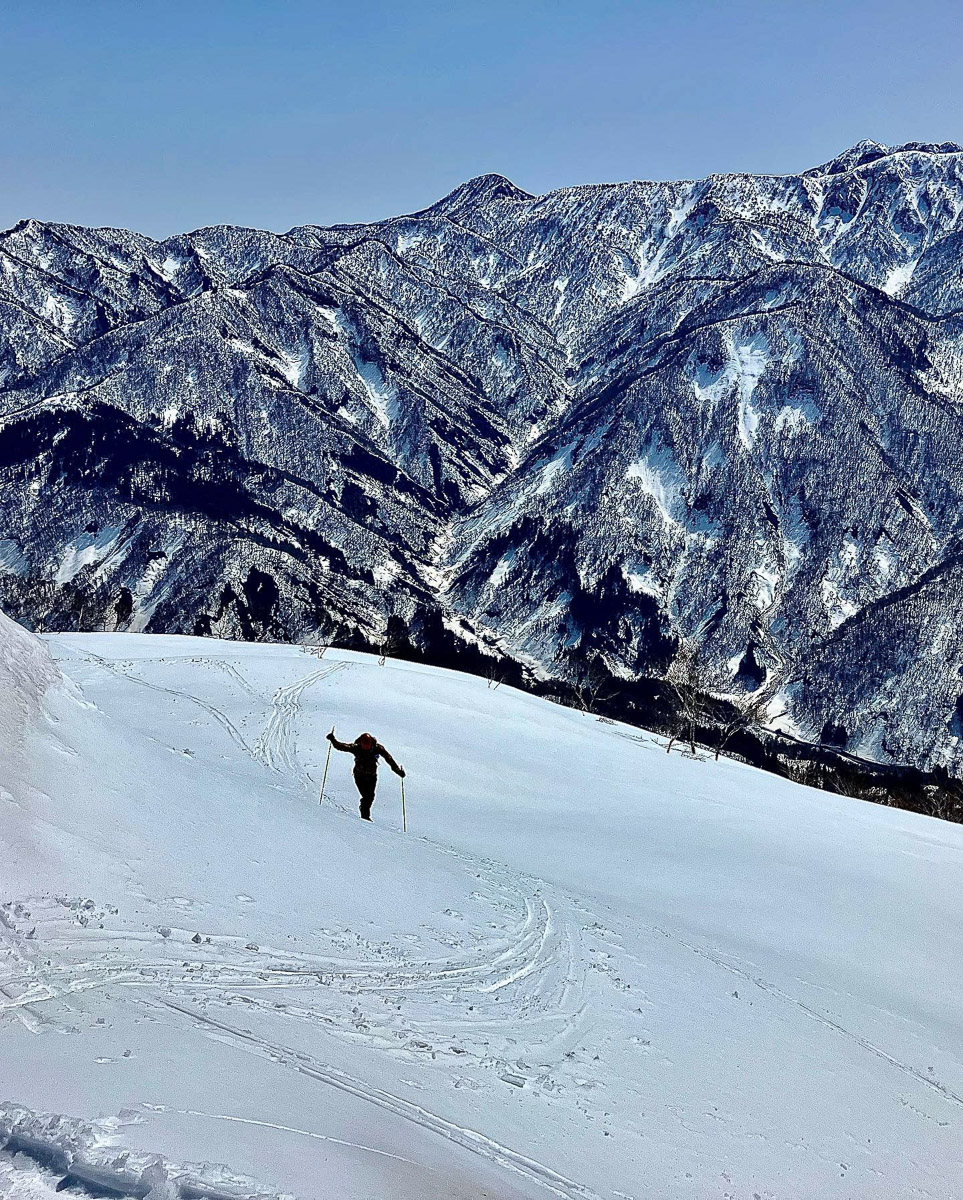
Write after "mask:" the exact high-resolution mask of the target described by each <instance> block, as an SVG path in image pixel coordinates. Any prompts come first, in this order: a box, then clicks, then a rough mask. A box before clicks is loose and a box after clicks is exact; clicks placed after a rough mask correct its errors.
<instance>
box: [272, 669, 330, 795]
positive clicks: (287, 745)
mask: <svg viewBox="0 0 963 1200" xmlns="http://www.w3.org/2000/svg"><path fill="white" fill-rule="evenodd" d="M347 666H348V663H345V662H336V663H331V664H330V665H329V666H327V667H321V668H320V669H319V670H317V671H314V672H312V673H311V674H310V675H306V676H305V677H304V678H303V679H299V680H297V682H296V683H291V684H288V685H287V686H285V687H280V688H278V690H277V691H276V692H275V693H274V699H273V700H272V701H271V714H270V716H269V717H268V721H267V725H266V726H265V727H264V731H263V732H262V734H261V736H260V737H259V738H258V740H257V742H256V744H255V746H254V750H253V754H254V757H255V758H257V759H259V760H260V761H261V762H263V763H264V764H265V765H267V766H269V767H271V768H273V769H274V770H275V771H283V770H286V771H292V772H294V773H295V774H296V775H298V776H299V777H300V778H301V779H302V780H304V781H305V782H307V781H308V780H307V775H306V773H305V771H304V768H303V767H302V766H301V764H300V762H299V761H298V756H297V745H296V741H295V738H294V719H295V717H296V716H297V715H298V713H299V712H300V710H301V697H302V696H303V695H304V693H305V691H306V690H307V689H308V688H309V687H312V686H313V685H314V684H316V683H320V681H321V680H322V679H327V678H328V676H329V675H334V674H335V673H336V672H338V671H343V670H344V669H345V668H346V667H347Z"/></svg>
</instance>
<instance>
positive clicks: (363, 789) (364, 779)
mask: <svg viewBox="0 0 963 1200" xmlns="http://www.w3.org/2000/svg"><path fill="white" fill-rule="evenodd" d="M354 786H355V787H356V788H357V789H358V795H359V796H360V797H361V803H360V804H359V805H358V809H359V811H360V813H361V816H362V819H363V820H365V821H370V820H371V806H372V804H374V798H375V788H376V787H377V786H378V776H377V775H376V774H375V773H373V772H368V771H355V772H354Z"/></svg>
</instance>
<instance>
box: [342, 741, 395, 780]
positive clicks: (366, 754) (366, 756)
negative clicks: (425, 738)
mask: <svg viewBox="0 0 963 1200" xmlns="http://www.w3.org/2000/svg"><path fill="white" fill-rule="evenodd" d="M327 736H328V741H329V742H330V743H331V745H332V746H334V748H335V750H344V751H346V752H347V753H348V754H353V755H354V773H355V774H356V775H377V774H378V759H379V758H383V759H384V760H385V762H386V763H387V764H388V766H389V767H391V769H392V771H394V773H395V774H396V775H402V776H403V775H404V771H403V769H402V768H401V767H399V766H398V764H397V763H396V762H395V760H394V759H393V758H392V757H391V755H390V754H389V753H388V751H387V750H386V749H385V748H384V746H382V744H381V743H380V742H377V741H376V742H374V743H373V744H372V745H370V746H359V745H358V742H357V740H356V741H353V742H342V741H339V740H338V739H337V738H336V737H335V736H334V734H333V733H329V734H328V735H327Z"/></svg>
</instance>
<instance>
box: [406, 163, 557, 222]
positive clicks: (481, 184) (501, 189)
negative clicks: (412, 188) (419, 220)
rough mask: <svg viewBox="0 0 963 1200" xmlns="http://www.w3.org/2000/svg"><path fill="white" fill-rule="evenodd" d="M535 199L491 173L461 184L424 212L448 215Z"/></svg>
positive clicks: (501, 176)
mask: <svg viewBox="0 0 963 1200" xmlns="http://www.w3.org/2000/svg"><path fill="white" fill-rule="evenodd" d="M534 198H535V197H534V196H533V195H532V194H531V193H530V192H525V191H523V190H522V189H521V188H520V187H517V186H516V185H515V184H514V183H512V181H511V180H510V179H508V178H506V177H505V176H504V175H497V174H494V173H489V174H487V175H476V176H475V177H474V178H473V179H469V180H468V181H467V182H465V183H463V184H460V185H459V186H458V187H456V188H455V189H454V191H451V192H449V193H448V195H447V196H443V197H442V198H441V199H440V200H438V201H437V202H436V203H434V204H432V205H431V206H430V208H427V209H425V210H424V211H425V212H443V213H446V214H447V213H452V212H458V211H461V210H462V209H465V208H480V207H482V206H483V205H486V204H493V203H495V202H496V201H500V200H508V201H512V202H515V203H518V202H521V201H525V200H533V199H534ZM415 215H417V214H415Z"/></svg>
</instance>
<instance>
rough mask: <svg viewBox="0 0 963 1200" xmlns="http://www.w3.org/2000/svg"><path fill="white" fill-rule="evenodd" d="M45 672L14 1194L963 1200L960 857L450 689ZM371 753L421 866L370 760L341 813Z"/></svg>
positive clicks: (188, 653)
mask: <svg viewBox="0 0 963 1200" xmlns="http://www.w3.org/2000/svg"><path fill="white" fill-rule="evenodd" d="M47 646H48V647H49V650H50V652H51V653H52V656H53V661H52V660H51V658H50V657H48V656H47V654H46V652H45V651H44V648H43V647H42V646H41V645H40V644H39V643H38V642H37V641H36V640H34V639H32V638H31V637H30V636H29V635H27V634H25V633H24V632H23V631H20V630H17V629H16V628H15V627H12V626H11V624H10V623H9V622H8V621H6V620H2V621H0V651H2V653H0V671H4V670H8V669H9V671H10V672H11V673H9V674H7V675H5V676H4V685H5V694H7V695H9V696H10V697H14V698H21V699H22V704H23V707H22V710H21V716H20V717H18V718H17V727H18V729H19V731H20V736H19V745H20V751H19V757H18V759H17V762H16V763H15V764H14V763H13V762H12V759H11V746H12V740H11V739H5V741H4V743H3V746H2V748H0V754H2V756H3V768H4V778H5V780H9V781H12V783H11V784H9V785H7V784H5V787H7V788H8V795H7V797H6V800H5V810H4V811H5V816H4V837H3V840H2V843H0V871H2V875H3V879H4V882H5V891H4V895H3V897H2V906H0V1045H2V1058H3V1062H4V1078H3V1089H2V1094H0V1188H2V1187H4V1186H6V1180H7V1179H9V1178H10V1177H11V1174H13V1176H14V1177H16V1172H15V1170H14V1164H13V1159H12V1155H13V1152H14V1151H16V1150H20V1151H24V1150H26V1151H27V1158H23V1157H21V1158H20V1159H19V1164H20V1167H21V1168H22V1170H23V1172H24V1174H22V1175H21V1176H20V1177H21V1178H30V1179H31V1180H32V1181H33V1173H34V1172H40V1173H41V1176H42V1178H41V1180H40V1184H42V1182H43V1178H47V1179H48V1180H49V1183H50V1188H51V1190H52V1188H53V1186H55V1185H56V1183H57V1182H58V1180H59V1179H60V1178H62V1177H64V1176H71V1177H73V1178H75V1179H86V1180H88V1182H89V1181H91V1180H94V1181H98V1182H99V1184H100V1185H101V1186H103V1185H105V1184H106V1186H108V1187H112V1188H114V1189H115V1191H117V1192H119V1193H120V1194H121V1195H124V1196H127V1195H130V1196H133V1195H143V1194H144V1192H145V1190H146V1189H145V1188H144V1187H143V1186H142V1184H143V1182H144V1180H147V1181H148V1185H149V1186H157V1187H158V1188H160V1189H162V1190H160V1192H159V1194H161V1195H166V1194H171V1193H170V1190H169V1189H170V1188H171V1187H173V1186H175V1185H176V1186H178V1187H180V1186H182V1185H183V1187H184V1188H185V1189H186V1190H185V1191H184V1192H183V1193H182V1194H188V1193H190V1194H212V1195H215V1196H217V1197H235V1198H236V1197H252V1196H258V1197H260V1198H262V1200H274V1197H276V1196H277V1194H278V1193H279V1192H283V1193H288V1194H293V1195H295V1196H296V1197H299V1198H300V1200H309V1198H310V1200H330V1197H331V1196H332V1195H337V1196H339V1197H345V1198H346V1200H360V1198H361V1197H368V1196H371V1195H379V1196H385V1197H391V1200H408V1198H411V1200H414V1198H416V1197H417V1200H428V1198H437V1200H442V1198H444V1200H468V1198H471V1200H481V1198H482V1197H486V1196H487V1197H488V1198H489V1200H517V1198H521V1197H530V1198H535V1197H540V1196H544V1197H548V1196H556V1197H563V1198H565V1200H592V1198H595V1200H614V1198H615V1197H621V1198H623V1200H624V1198H626V1197H628V1198H629V1200H642V1198H643V1197H647V1196H649V1195H653V1194H654V1195H672V1196H678V1197H692V1198H693V1200H695V1198H698V1200H702V1198H703V1197H705V1196H707V1195H724V1194H725V1193H726V1192H730V1193H732V1194H737V1195H738V1194H742V1193H746V1194H749V1195H751V1194H752V1192H753V1191H755V1192H757V1193H758V1194H760V1195H766V1194H769V1195H774V1196H789V1195H799V1196H809V1195H819V1196H824V1197H827V1198H832V1197H839V1198H840V1200H842V1198H843V1197H847V1198H848V1197H851V1196H853V1195H859V1196H861V1197H867V1198H870V1197H880V1200H882V1198H884V1197H885V1198H886V1200H888V1198H889V1197H891V1196H893V1195H894V1194H899V1195H902V1194H910V1193H912V1192H917V1193H919V1194H921V1195H929V1196H932V1197H941V1198H946V1200H949V1198H950V1197H953V1196H955V1195H957V1194H958V1192H959V1187H960V1184H961V1182H963V1174H961V1164H960V1161H959V1152H958V1139H957V1137H956V1128H957V1124H958V1121H957V1114H958V1112H959V1108H960V1105H961V1104H963V1062H961V1060H960V1056H959V1050H958V1048H959V1045H960V1036H959V1035H960V1020H961V1010H960V1000H959V997H960V994H961V990H960V979H959V963H960V961H961V956H960V953H959V950H960V947H959V946H958V945H957V944H956V942H958V940H959V933H958V931H959V929H960V928H961V923H960V921H959V919H958V917H959V912H958V910H959V906H960V895H959V888H958V886H957V881H958V876H959V871H960V868H961V865H963V833H961V831H960V829H959V828H958V827H957V826H955V825H950V824H948V823H945V822H936V821H933V820H931V819H927V818H923V817H919V816H916V815H914V814H910V813H903V812H899V811H896V810H889V809H885V808H881V807H879V806H875V805H867V804H864V803H861V802H858V801H853V800H849V799H845V798H842V797H836V796H831V795H828V794H826V793H821V792H814V791H811V790H809V789H806V788H802V787H799V786H797V785H794V784H791V783H789V782H787V781H785V780H778V779H775V778H774V777H773V776H771V775H767V774H764V773H762V772H759V771H756V770H753V769H752V768H749V767H745V766H742V765H740V764H737V763H733V762H726V761H723V762H721V763H718V764H717V763H712V762H708V761H697V760H691V759H685V758H681V757H679V756H678V755H674V756H671V757H669V756H667V755H666V754H665V752H664V744H663V743H662V741H661V740H660V739H657V738H652V737H650V736H648V735H645V734H640V733H639V731H638V730H634V729H631V728H629V727H626V726H621V725H617V724H612V723H609V724H605V723H600V722H598V721H597V720H595V719H594V718H592V717H591V716H590V715H588V714H584V713H576V712H573V711H571V710H567V709H563V708H560V707H558V706H556V705H553V704H551V703H549V702H547V701H544V700H538V699H535V698H533V697H531V696H528V695H525V694H523V693H520V692H517V691H514V690H513V689H511V688H508V687H501V688H498V689H492V688H489V687H486V685H485V683H484V681H482V680H480V679H477V678H473V677H470V676H465V675H459V674H457V673H454V672H448V671H440V670H437V669H433V668H427V667H420V666H415V665H413V664H406V663H398V662H392V661H390V660H389V661H388V662H387V663H386V665H385V666H384V667H381V666H379V665H378V662H377V660H376V659H375V658H374V657H372V656H368V655H361V654H354V653H350V652H344V651H329V652H328V653H327V654H326V655H325V657H324V658H323V659H322V660H321V661H317V660H316V659H315V658H312V657H311V656H310V655H307V654H305V653H303V652H302V651H299V650H297V649H296V648H293V647H283V646H272V645H245V644H240V643H227V642H218V641H215V640H211V639H205V640H201V639H191V638H172V637H150V638H145V637H138V636H133V635H118V634H110V635H60V636H53V637H50V638H48V639H47ZM5 664H10V666H9V668H8V667H7V666H6V665H5ZM14 711H15V706H13V705H10V706H8V714H10V713H13V712H14ZM5 720H7V721H8V722H10V721H12V720H13V717H12V716H9V715H8V716H7V717H6V718H5ZM335 723H336V724H337V728H338V732H339V734H341V735H342V736H346V735H354V734H355V733H356V732H357V731H358V730H359V729H360V728H362V727H371V728H373V729H374V731H375V732H376V733H377V734H378V736H379V737H380V738H381V739H382V740H383V742H384V744H385V745H386V746H387V747H388V748H389V749H390V750H391V751H392V752H393V753H394V754H395V755H396V756H397V758H398V759H399V761H401V762H403V763H404V765H405V767H406V768H407V771H408V778H407V785H408V788H407V814H408V824H409V831H408V834H407V836H406V835H404V834H402V832H401V811H400V803H399V799H400V797H399V793H398V790H397V780H396V779H395V777H394V776H393V775H391V774H390V773H389V772H383V776H382V779H381V781H380V784H379V794H378V800H377V803H376V806H375V810H374V817H375V824H374V825H373V826H371V825H366V824H363V823H362V822H361V821H360V820H359V819H358V817H357V814H356V809H355V803H356V801H355V796H354V790H353V786H352V784H351V780H350V770H349V762H348V761H346V759H345V757H344V756H342V755H334V756H332V761H331V763H330V765H329V768H328V773H327V785H326V798H325V802H324V803H323V804H322V805H320V806H319V805H318V803H317V797H318V791H319V787H320V780H321V778H322V775H323V773H324V770H325V749H326V743H325V741H324V731H326V730H327V729H329V728H330V727H331V725H332V724H335ZM5 731H6V730H5ZM954 939H955V941H954ZM774 1064H778V1070H774ZM44 1114H46V1115H44ZM58 1156H59V1157H58ZM58 1162H59V1163H60V1164H61V1166H60V1168H59V1174H58V1173H57V1172H54V1173H53V1174H52V1175H51V1174H47V1175H45V1176H44V1175H43V1172H48V1173H49V1172H50V1170H51V1166H53V1167H56V1166H57V1164H58ZM217 1163H221V1164H226V1165H225V1166H220V1167H218V1166H214V1165H211V1164H217ZM31 1164H32V1165H31ZM28 1168H29V1174H28V1173H27V1172H28ZM40 1184H38V1187H39V1186H40ZM31 1186H32V1184H31ZM198 1188H200V1189H202V1192H199V1191H198ZM205 1188H206V1189H208V1190H207V1191H203V1189H205ZM138 1189H139V1190H138ZM191 1189H194V1190H193V1191H192V1190H191ZM33 1194H38V1193H37V1192H36V1191H35V1192H34V1193H33Z"/></svg>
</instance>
